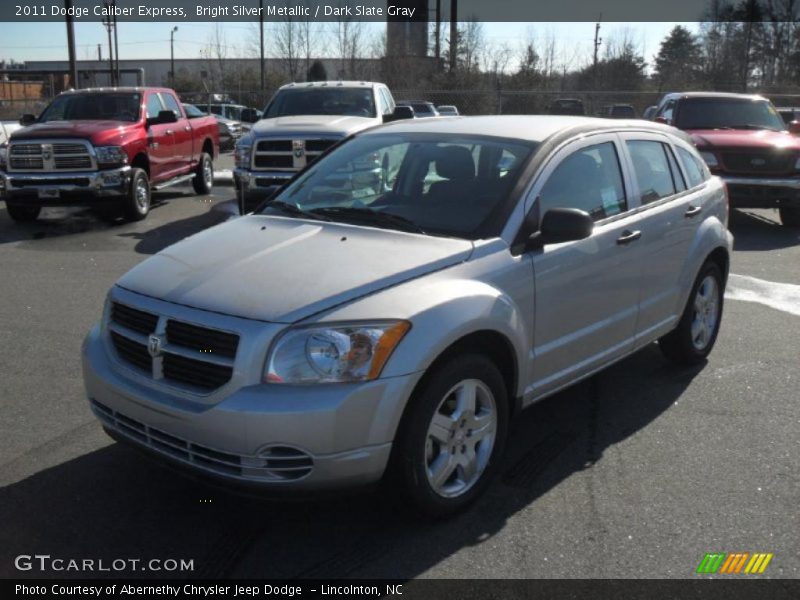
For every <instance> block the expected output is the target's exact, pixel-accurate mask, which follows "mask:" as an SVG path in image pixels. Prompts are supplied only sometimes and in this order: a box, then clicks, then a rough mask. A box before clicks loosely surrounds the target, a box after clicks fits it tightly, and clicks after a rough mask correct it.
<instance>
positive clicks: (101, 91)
mask: <svg viewBox="0 0 800 600" xmlns="http://www.w3.org/2000/svg"><path fill="white" fill-rule="evenodd" d="M114 92H123V93H127V92H137V93H139V94H141V93H143V92H174V90H171V89H169V88H165V87H151V86H144V87H137V86H123V87H95V88H81V89H78V90H66V91H64V92H62V93H64V94H87V93H92V94H104V93H108V94H111V93H114Z"/></svg>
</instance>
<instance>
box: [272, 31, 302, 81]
mask: <svg viewBox="0 0 800 600" xmlns="http://www.w3.org/2000/svg"><path fill="white" fill-rule="evenodd" d="M301 28H302V24H301V22H300V21H297V20H296V19H293V18H292V17H286V18H284V19H283V20H282V21H278V22H277V23H276V24H275V36H274V38H273V39H274V43H275V55H276V56H277V57H278V58H279V59H280V61H281V64H282V66H283V71H284V72H285V73H286V75H288V76H289V79H291V80H292V81H297V80H298V79H299V77H298V73H299V72H300V61H301V56H302V52H303V40H302V37H303V33H302V29H301Z"/></svg>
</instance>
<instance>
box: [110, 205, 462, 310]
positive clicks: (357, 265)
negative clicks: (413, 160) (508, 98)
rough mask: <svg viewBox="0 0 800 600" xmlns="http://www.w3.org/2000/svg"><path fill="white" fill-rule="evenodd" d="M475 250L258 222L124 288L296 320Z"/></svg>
mask: <svg viewBox="0 0 800 600" xmlns="http://www.w3.org/2000/svg"><path fill="white" fill-rule="evenodd" d="M472 247H473V246H472V242H469V241H467V240H460V239H454V238H442V237H430V236H424V235H417V234H412V233H405V232H399V231H390V230H386V229H376V228H371V227H359V226H355V225H347V224H340V223H327V222H325V223H323V222H320V223H317V222H314V221H306V220H300V219H290V218H283V217H273V216H265V215H252V216H247V217H242V218H238V219H234V220H232V221H229V222H227V223H223V224H221V225H218V226H216V227H212V228H211V229H207V230H205V231H203V232H201V233H198V234H196V235H193V236H191V237H189V238H186V239H185V240H182V241H181V242H178V243H177V244H175V245H173V246H170V247H168V248H166V249H164V250H162V251H161V252H159V253H158V254H156V255H155V256H153V257H151V258H149V259H148V260H146V261H144V262H142V263H140V264H139V265H138V266H136V267H134V268H133V269H132V270H131V271H129V272H128V273H127V274H125V275H124V276H123V277H122V278H121V279H120V280H119V281H118V282H117V284H118V285H119V286H120V287H123V288H125V289H127V290H130V291H133V292H137V293H140V294H144V295H146V296H151V297H154V298H158V299H161V300H166V301H168V302H174V303H177V304H182V305H185V306H190V307H194V308H200V309H204V310H210V311H214V312H219V313H224V314H227V315H232V316H237V317H245V318H249V319H257V320H261V321H269V322H279V323H293V322H296V321H299V320H302V319H304V318H306V317H309V316H311V315H313V314H315V313H318V312H320V311H323V310H326V309H328V308H331V307H333V306H336V305H339V304H343V303H346V302H348V301H350V300H354V299H356V298H359V297H361V296H364V295H366V294H371V293H373V292H376V291H379V290H382V289H384V288H387V287H391V286H393V285H397V284H398V283H402V282H404V281H407V280H409V279H414V278H416V277H420V276H422V275H425V274H427V273H430V272H433V271H436V270H440V269H443V268H446V267H448V266H450V265H454V264H456V263H459V262H463V261H465V260H466V259H467V258H468V257H469V255H470V253H471V252H472ZM365 316H366V317H368V316H369V315H365Z"/></svg>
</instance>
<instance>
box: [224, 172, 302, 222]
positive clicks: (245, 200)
mask: <svg viewBox="0 0 800 600" xmlns="http://www.w3.org/2000/svg"><path fill="white" fill-rule="evenodd" d="M295 175H297V171H250V170H248V169H242V168H239V167H237V168H235V169H234V170H233V184H234V186H235V189H236V199H237V202H238V204H239V214H242V215H244V214H247V213H249V212H252V211H253V210H255V208H256V207H257V206H258V205H259V204H261V202H263V201H264V200H266V199H267V198H269V197H270V196H271V195H272V194H274V193H275V191H276V190H277V189H278V188H280V187H281V186H282V185H284V184H286V183H287V182H288V181H289V180H290V179H291V178H292V177H294V176H295Z"/></svg>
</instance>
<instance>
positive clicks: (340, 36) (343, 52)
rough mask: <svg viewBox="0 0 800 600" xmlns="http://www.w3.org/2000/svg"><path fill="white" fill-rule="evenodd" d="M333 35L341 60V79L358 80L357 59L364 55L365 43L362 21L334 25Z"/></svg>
mask: <svg viewBox="0 0 800 600" xmlns="http://www.w3.org/2000/svg"><path fill="white" fill-rule="evenodd" d="M331 33H332V35H333V38H334V46H335V49H336V58H338V59H339V64H340V68H339V73H338V76H339V78H342V77H352V78H356V77H357V74H356V70H357V68H356V66H357V62H356V61H357V59H358V58H359V57H360V55H361V53H362V45H363V43H364V27H363V23H362V22H361V21H354V20H351V19H343V20H342V21H337V22H336V23H332V29H331Z"/></svg>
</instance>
